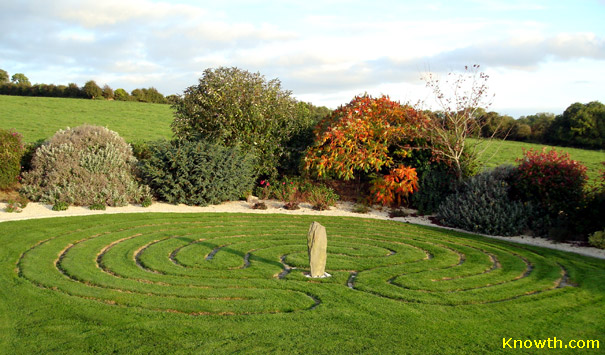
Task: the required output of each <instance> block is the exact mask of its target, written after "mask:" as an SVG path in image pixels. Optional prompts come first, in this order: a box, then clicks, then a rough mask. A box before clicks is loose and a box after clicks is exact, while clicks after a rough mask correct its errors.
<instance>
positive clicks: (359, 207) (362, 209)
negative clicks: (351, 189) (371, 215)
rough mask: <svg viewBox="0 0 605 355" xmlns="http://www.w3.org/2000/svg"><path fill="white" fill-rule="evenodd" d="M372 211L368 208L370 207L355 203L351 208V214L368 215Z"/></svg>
mask: <svg viewBox="0 0 605 355" xmlns="http://www.w3.org/2000/svg"><path fill="white" fill-rule="evenodd" d="M371 210H372V209H371V208H370V206H368V205H366V204H364V203H356V204H355V205H354V206H353V209H352V210H351V212H353V213H368V212H370V211H371Z"/></svg>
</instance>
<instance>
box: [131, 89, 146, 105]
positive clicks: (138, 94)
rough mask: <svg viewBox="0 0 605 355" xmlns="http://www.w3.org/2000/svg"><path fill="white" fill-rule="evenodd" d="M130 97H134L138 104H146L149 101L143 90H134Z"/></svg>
mask: <svg viewBox="0 0 605 355" xmlns="http://www.w3.org/2000/svg"><path fill="white" fill-rule="evenodd" d="M130 95H131V96H132V98H133V99H134V100H135V101H138V102H146V101H147V99H146V97H145V92H144V91H143V89H134V90H132V92H131V93H130Z"/></svg>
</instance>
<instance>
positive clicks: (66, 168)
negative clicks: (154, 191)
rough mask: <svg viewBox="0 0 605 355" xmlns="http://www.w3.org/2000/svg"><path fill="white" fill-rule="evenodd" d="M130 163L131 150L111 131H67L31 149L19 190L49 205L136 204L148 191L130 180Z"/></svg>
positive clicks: (86, 127) (82, 128) (96, 128)
mask: <svg viewBox="0 0 605 355" xmlns="http://www.w3.org/2000/svg"><path fill="white" fill-rule="evenodd" d="M135 164H136V159H135V158H134V157H133V155H132V150H131V149H130V146H129V145H128V144H127V143H126V142H125V141H124V139H122V138H121V137H120V136H119V135H118V134H117V133H116V132H113V131H110V130H109V129H107V128H104V127H99V126H90V125H83V126H79V127H76V128H73V129H71V128H67V129H66V130H60V131H58V132H57V133H56V134H55V135H54V136H53V137H52V138H51V139H50V140H49V141H48V142H46V143H45V144H44V145H42V146H41V147H40V148H38V149H37V150H36V152H35V154H34V157H33V159H32V170H31V171H29V172H26V173H24V180H23V184H24V185H23V188H22V192H23V193H24V194H25V195H26V196H27V197H29V198H30V199H31V200H33V201H41V202H46V203H50V204H56V203H57V202H59V201H60V202H65V203H67V204H68V205H69V204H73V205H78V206H87V205H92V204H95V203H103V204H106V205H108V206H123V205H126V204H128V203H129V202H132V203H139V202H140V201H141V200H142V199H143V198H144V197H145V196H147V195H149V188H148V187H147V186H141V185H139V183H138V182H137V181H136V180H135V178H134V175H133V173H134V168H135Z"/></svg>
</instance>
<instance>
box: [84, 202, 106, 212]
mask: <svg viewBox="0 0 605 355" xmlns="http://www.w3.org/2000/svg"><path fill="white" fill-rule="evenodd" d="M88 209H90V210H93V211H105V210H106V209H107V206H105V204H104V203H93V204H92V205H90V206H88Z"/></svg>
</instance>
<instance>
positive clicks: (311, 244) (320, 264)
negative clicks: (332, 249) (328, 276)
mask: <svg viewBox="0 0 605 355" xmlns="http://www.w3.org/2000/svg"><path fill="white" fill-rule="evenodd" d="M307 247H308V253H309V264H310V266H311V277H323V276H325V273H326V251H327V249H328V237H327V235H326V228H325V227H324V226H322V225H321V224H319V223H317V222H313V223H312V224H311V228H309V234H307Z"/></svg>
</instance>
